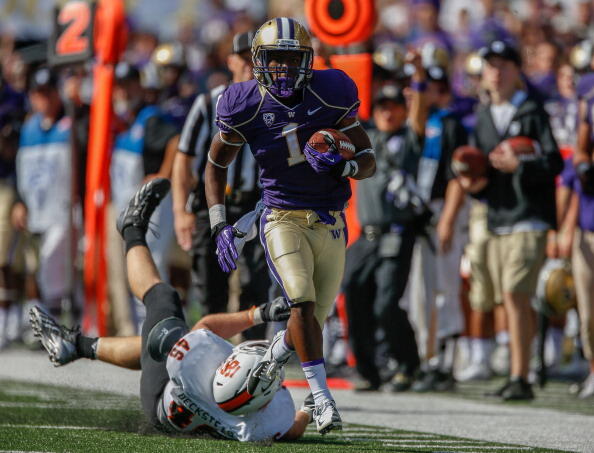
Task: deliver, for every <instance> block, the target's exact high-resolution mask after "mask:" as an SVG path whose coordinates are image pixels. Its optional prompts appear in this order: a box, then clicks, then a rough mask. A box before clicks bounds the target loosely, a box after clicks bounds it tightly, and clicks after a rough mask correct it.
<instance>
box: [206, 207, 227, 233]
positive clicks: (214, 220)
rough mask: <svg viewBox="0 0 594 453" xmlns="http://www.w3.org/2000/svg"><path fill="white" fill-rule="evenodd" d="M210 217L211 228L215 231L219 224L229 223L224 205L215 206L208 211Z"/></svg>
mask: <svg viewBox="0 0 594 453" xmlns="http://www.w3.org/2000/svg"><path fill="white" fill-rule="evenodd" d="M208 217H209V218H210V228H211V229H213V228H214V227H215V226H217V225H218V224H219V223H227V215H226V212H225V205H224V204H215V205H214V206H212V207H211V208H209V209H208Z"/></svg>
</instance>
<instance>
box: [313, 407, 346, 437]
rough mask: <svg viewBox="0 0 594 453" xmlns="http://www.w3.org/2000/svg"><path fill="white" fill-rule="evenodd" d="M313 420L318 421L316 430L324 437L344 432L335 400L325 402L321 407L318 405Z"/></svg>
mask: <svg viewBox="0 0 594 453" xmlns="http://www.w3.org/2000/svg"><path fill="white" fill-rule="evenodd" d="M313 418H314V420H315V421H316V429H317V430H318V432H319V433H320V434H322V435H324V434H326V433H328V432H330V431H332V430H337V431H340V430H342V419H341V418H340V414H339V413H338V409H336V403H335V402H334V400H330V399H328V400H325V401H324V402H322V404H320V405H316V408H315V409H314V413H313Z"/></svg>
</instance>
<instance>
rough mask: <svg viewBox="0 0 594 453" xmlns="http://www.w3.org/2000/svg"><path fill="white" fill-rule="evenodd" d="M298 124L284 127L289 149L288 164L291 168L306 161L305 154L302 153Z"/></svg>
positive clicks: (284, 135)
mask: <svg viewBox="0 0 594 453" xmlns="http://www.w3.org/2000/svg"><path fill="white" fill-rule="evenodd" d="M297 127H299V124H298V123H289V124H287V125H286V126H285V127H283V131H282V136H283V137H285V139H286V140H287V147H288V148H289V158H288V159H287V162H288V163H289V167H291V166H292V165H297V164H300V163H301V162H304V161H305V154H303V152H302V151H301V145H300V144H299V138H298V137H297Z"/></svg>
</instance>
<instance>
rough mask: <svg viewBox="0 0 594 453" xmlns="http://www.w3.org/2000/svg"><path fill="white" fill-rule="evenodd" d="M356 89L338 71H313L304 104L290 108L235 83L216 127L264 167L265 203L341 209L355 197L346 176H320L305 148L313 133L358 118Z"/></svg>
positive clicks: (256, 87) (222, 104)
mask: <svg viewBox="0 0 594 453" xmlns="http://www.w3.org/2000/svg"><path fill="white" fill-rule="evenodd" d="M357 96H358V95H357V87H356V85H355V83H354V82H353V81H352V79H351V78H350V77H348V76H347V75H346V74H345V73H344V72H342V71H340V70H337V69H328V70H325V71H313V76H312V78H311V80H310V83H309V85H308V86H307V87H306V88H304V90H303V101H302V102H301V103H300V104H298V105H296V106H294V107H287V106H285V105H283V104H282V103H280V102H279V101H278V100H277V99H275V98H274V97H273V96H272V95H271V94H270V93H268V91H266V90H265V89H264V88H262V87H260V85H259V84H258V82H257V81H256V80H250V81H248V82H241V83H236V84H233V85H230V86H229V87H228V88H227V89H226V90H225V92H224V93H223V94H222V95H221V97H220V98H219V100H218V104H217V125H218V126H219V128H220V129H221V131H223V132H230V131H234V132H236V133H238V134H239V135H241V136H242V137H243V139H244V140H245V141H246V142H247V143H248V144H249V145H250V149H251V151H252V153H253V155H254V157H255V158H256V161H257V162H258V165H259V166H260V182H261V184H262V187H263V201H264V203H265V204H266V206H268V207H272V208H279V209H291V210H294V209H323V210H337V211H338V210H342V209H343V208H344V205H345V203H346V202H347V200H348V199H349V198H350V196H351V189H350V185H349V182H348V180H347V179H346V178H344V179H342V180H340V181H339V180H337V179H335V178H333V177H332V176H330V175H328V174H318V173H316V172H315V171H314V170H313V169H312V167H311V166H310V165H309V164H308V163H307V161H306V160H305V155H304V154H303V147H304V146H305V143H306V142H307V140H309V138H310V137H311V136H312V135H313V133H314V132H316V131H318V130H320V129H323V128H336V127H337V125H338V123H340V122H341V121H342V120H343V119H344V118H349V117H353V116H355V115H356V114H357V109H358V106H359V100H358V97H357Z"/></svg>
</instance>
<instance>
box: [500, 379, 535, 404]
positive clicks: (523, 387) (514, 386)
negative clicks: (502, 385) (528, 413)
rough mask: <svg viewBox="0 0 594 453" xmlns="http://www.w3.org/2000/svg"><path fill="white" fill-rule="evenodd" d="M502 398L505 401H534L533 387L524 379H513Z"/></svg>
mask: <svg viewBox="0 0 594 453" xmlns="http://www.w3.org/2000/svg"><path fill="white" fill-rule="evenodd" d="M501 398H503V401H531V400H533V399H534V393H533V392H532V385H530V384H529V383H528V382H527V381H526V380H525V379H522V378H517V379H512V380H511V381H510V383H509V385H508V387H507V388H506V389H505V390H504V391H503V392H502V394H501Z"/></svg>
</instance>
